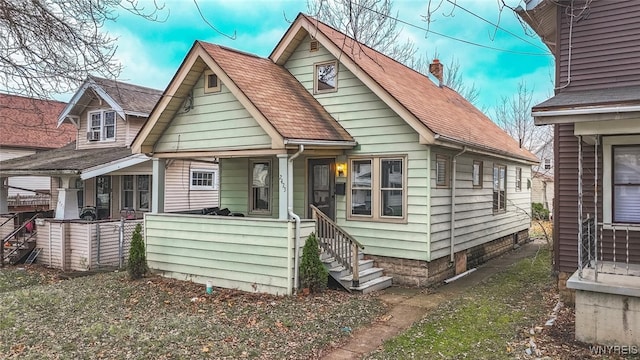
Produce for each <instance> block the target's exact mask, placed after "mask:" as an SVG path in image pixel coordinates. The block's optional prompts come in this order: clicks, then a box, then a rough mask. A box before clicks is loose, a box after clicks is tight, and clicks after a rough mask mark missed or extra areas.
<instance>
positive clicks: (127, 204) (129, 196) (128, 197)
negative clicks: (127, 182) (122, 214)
mask: <svg viewBox="0 0 640 360" xmlns="http://www.w3.org/2000/svg"><path fill="white" fill-rule="evenodd" d="M122 207H123V208H130V209H133V191H129V190H127V191H125V192H124V193H123V194H122Z"/></svg>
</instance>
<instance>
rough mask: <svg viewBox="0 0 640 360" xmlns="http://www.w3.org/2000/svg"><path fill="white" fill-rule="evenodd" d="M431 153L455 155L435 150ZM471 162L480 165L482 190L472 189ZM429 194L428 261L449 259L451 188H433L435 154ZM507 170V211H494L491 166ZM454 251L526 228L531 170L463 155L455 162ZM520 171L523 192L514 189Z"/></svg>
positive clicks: (485, 158)
mask: <svg viewBox="0 0 640 360" xmlns="http://www.w3.org/2000/svg"><path fill="white" fill-rule="evenodd" d="M432 154H445V155H449V156H450V157H451V158H452V157H453V155H455V153H454V152H451V151H447V150H443V149H438V148H434V149H432ZM473 160H481V161H482V162H483V166H482V169H483V176H482V188H479V189H474V188H473V184H472V181H471V175H472V168H473ZM431 161H432V166H433V170H432V179H433V180H432V184H431V185H432V191H431V260H435V259H438V258H440V257H443V256H449V253H450V245H451V243H450V240H451V237H450V236H451V232H450V226H451V189H450V188H445V189H443V188H436V186H435V155H434V156H433V157H432V160H431ZM494 163H497V164H502V165H506V167H507V177H506V180H507V187H506V189H507V211H506V212H504V213H497V214H494V212H493V164H494ZM456 167H457V173H456V183H457V187H456V209H455V210H456V211H455V251H456V252H458V251H461V250H465V249H469V248H472V247H474V246H476V245H480V244H483V243H486V242H488V241H491V240H495V239H498V238H500V237H503V236H508V235H511V234H513V233H516V232H518V231H520V230H524V229H528V228H529V223H530V219H529V216H528V215H527V214H529V213H530V208H531V197H530V191H529V189H527V179H530V178H531V168H530V167H529V166H524V165H522V164H515V163H511V162H508V161H506V160H502V159H494V158H487V157H484V158H480V157H477V156H476V157H474V156H473V155H468V154H463V155H461V156H460V157H458V159H457V166H456ZM516 167H520V168H522V190H521V191H516V190H515V169H516Z"/></svg>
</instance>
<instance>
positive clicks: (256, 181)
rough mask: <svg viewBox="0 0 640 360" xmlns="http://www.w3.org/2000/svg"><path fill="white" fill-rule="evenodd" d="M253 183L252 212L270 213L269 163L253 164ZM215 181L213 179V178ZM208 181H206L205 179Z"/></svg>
mask: <svg viewBox="0 0 640 360" xmlns="http://www.w3.org/2000/svg"><path fill="white" fill-rule="evenodd" d="M252 174H253V175H252V178H253V179H252V182H251V210H258V211H268V210H269V209H270V206H269V202H270V199H271V198H270V193H271V191H270V190H269V187H270V182H271V180H270V176H271V175H270V173H269V163H268V162H264V163H260V162H257V163H253V169H252ZM211 179H213V177H212V178H211ZM205 181H206V179H205Z"/></svg>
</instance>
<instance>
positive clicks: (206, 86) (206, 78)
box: [204, 70, 221, 94]
mask: <svg viewBox="0 0 640 360" xmlns="http://www.w3.org/2000/svg"><path fill="white" fill-rule="evenodd" d="M209 75H216V78H217V80H218V81H217V83H216V86H215V87H209ZM220 90H221V86H220V76H218V75H217V74H216V73H214V72H213V71H211V70H205V71H204V92H205V93H206V94H209V93H216V92H220Z"/></svg>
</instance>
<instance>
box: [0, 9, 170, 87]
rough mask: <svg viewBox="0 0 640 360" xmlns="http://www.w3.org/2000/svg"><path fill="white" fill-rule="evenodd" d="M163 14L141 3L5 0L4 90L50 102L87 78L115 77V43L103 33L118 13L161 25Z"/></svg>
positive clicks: (1, 41) (0, 70) (0, 25)
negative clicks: (107, 24) (90, 76)
mask: <svg viewBox="0 0 640 360" xmlns="http://www.w3.org/2000/svg"><path fill="white" fill-rule="evenodd" d="M162 10H163V6H161V5H158V4H156V3H153V7H151V8H145V7H144V6H141V5H140V4H139V3H138V1H137V0H70V1H63V0H51V1H45V0H30V1H19V0H0V89H1V90H2V91H3V92H7V93H10V94H19V95H25V96H30V97H38V98H51V97H52V96H53V95H54V94H57V93H64V92H68V91H70V90H73V89H75V88H76V87H77V86H78V84H79V83H80V82H81V81H83V80H84V79H85V78H86V77H87V75H88V74H95V75H98V76H102V77H106V78H116V77H117V76H118V74H119V72H120V69H121V65H120V64H119V63H118V62H116V61H115V60H114V54H115V51H116V49H117V46H116V39H114V38H112V37H110V36H109V35H108V34H107V33H106V32H104V31H103V27H104V25H105V23H106V22H109V21H114V20H116V19H117V17H118V13H119V11H127V12H130V13H133V14H135V15H138V16H140V17H141V18H144V19H147V20H152V21H157V20H159V18H158V16H159V15H162ZM167 15H168V14H167Z"/></svg>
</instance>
